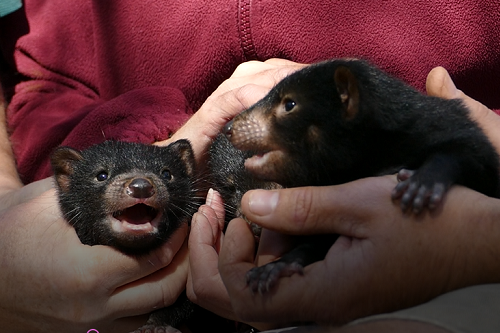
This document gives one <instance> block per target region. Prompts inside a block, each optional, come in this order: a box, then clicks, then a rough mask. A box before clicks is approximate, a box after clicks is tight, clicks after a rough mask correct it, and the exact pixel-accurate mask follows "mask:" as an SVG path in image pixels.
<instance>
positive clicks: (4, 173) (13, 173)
mask: <svg viewBox="0 0 500 333" xmlns="http://www.w3.org/2000/svg"><path fill="white" fill-rule="evenodd" d="M0 99H1V103H0V193H3V191H5V190H12V189H16V188H19V187H21V186H22V183H21V180H20V179H19V176H18V173H17V170H16V163H15V159H14V154H13V153H12V148H11V145H10V141H9V135H8V133H7V124H6V121H5V110H6V105H5V102H4V100H3V92H2V91H1V88H0Z"/></svg>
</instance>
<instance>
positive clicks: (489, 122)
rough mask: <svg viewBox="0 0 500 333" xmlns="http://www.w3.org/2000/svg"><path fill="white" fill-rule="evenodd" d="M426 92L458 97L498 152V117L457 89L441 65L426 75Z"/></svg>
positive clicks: (499, 144)
mask: <svg viewBox="0 0 500 333" xmlns="http://www.w3.org/2000/svg"><path fill="white" fill-rule="evenodd" d="M426 89H427V94H428V95H430V96H435V97H441V98H445V99H452V98H458V99H461V100H462V101H463V103H464V105H465V106H466V107H467V108H468V109H469V111H470V116H471V118H472V119H473V120H474V121H476V123H477V124H478V125H479V126H480V127H481V128H482V129H483V130H484V132H485V134H486V135H487V136H488V137H489V139H490V140H491V142H492V143H493V145H494V146H495V148H496V150H497V152H499V153H500V132H499V131H498V128H499V127H500V117H499V116H498V115H497V114H496V113H495V112H493V111H492V110H490V109H489V108H488V107H486V106H485V105H484V104H482V103H480V102H478V101H476V100H475V99H473V98H471V97H469V96H467V95H466V94H464V92H463V91H461V90H459V89H457V87H456V86H455V84H454V83H453V80H452V79H451V77H450V74H449V73H448V71H447V70H446V69H444V68H443V67H436V68H433V69H432V70H431V71H430V72H429V74H428V75H427V81H426Z"/></svg>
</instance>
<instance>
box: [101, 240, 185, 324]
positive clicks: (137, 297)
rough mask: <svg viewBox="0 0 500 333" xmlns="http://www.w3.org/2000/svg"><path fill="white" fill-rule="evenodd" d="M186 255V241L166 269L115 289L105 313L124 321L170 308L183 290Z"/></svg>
mask: <svg viewBox="0 0 500 333" xmlns="http://www.w3.org/2000/svg"><path fill="white" fill-rule="evenodd" d="M188 253H189V252H188V246H187V241H186V242H185V243H184V244H183V246H182V247H181V249H180V250H179V251H178V252H177V254H176V255H175V257H174V258H173V260H172V262H171V263H170V264H169V265H167V266H166V267H164V268H162V269H160V270H158V271H155V272H154V273H152V274H150V275H147V276H146V277H144V278H142V279H139V280H136V281H133V282H131V283H128V284H126V285H124V286H122V287H119V288H117V289H116V290H115V291H114V293H113V294H112V295H111V297H110V298H109V301H108V304H107V305H108V308H107V310H108V311H110V313H112V314H113V315H115V316H118V317H127V316H131V315H137V314H138V313H149V312H151V311H153V310H157V309H161V308H164V307H166V306H169V305H172V304H173V303H174V302H175V300H176V299H177V298H178V297H179V295H180V293H181V292H182V291H183V290H184V289H185V286H186V280H187V273H188V269H189V268H188V266H189V262H188Z"/></svg>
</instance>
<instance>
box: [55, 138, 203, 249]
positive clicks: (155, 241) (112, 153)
mask: <svg viewBox="0 0 500 333" xmlns="http://www.w3.org/2000/svg"><path fill="white" fill-rule="evenodd" d="M51 162H52V167H53V171H54V176H55V181H56V184H57V188H58V194H59V202H60V206H61V210H62V212H63V214H64V216H65V218H66V219H67V220H68V222H69V223H70V224H71V225H72V226H73V227H74V228H75V230H76V233H77V234H78V237H79V238H80V241H81V242H82V243H83V244H87V245H109V246H112V247H114V248H116V249H118V250H120V251H122V252H124V253H127V254H143V253H147V252H149V251H151V250H153V249H155V248H157V247H159V246H160V245H161V244H163V243H164V242H165V241H166V240H167V239H168V238H169V236H170V235H171V234H172V233H173V232H174V231H175V230H176V229H177V228H178V227H179V226H180V225H181V224H182V223H187V219H188V218H190V217H191V215H192V214H193V213H194V212H195V211H196V208H197V205H196V204H195V203H196V200H195V199H196V192H195V189H194V187H193V180H192V178H193V174H194V170H195V162H194V154H193V151H192V149H191V144H190V143H189V141H187V140H179V141H176V142H174V143H172V144H171V145H169V146H167V147H157V146H150V145H144V144H139V143H128V142H119V141H106V142H104V143H102V144H98V145H95V146H92V147H90V148H88V149H85V150H83V151H78V150H76V149H73V148H69V147H59V148H57V149H56V150H55V151H54V152H53V154H52V156H51Z"/></svg>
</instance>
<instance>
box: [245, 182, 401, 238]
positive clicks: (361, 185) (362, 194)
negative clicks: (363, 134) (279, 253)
mask: <svg viewBox="0 0 500 333" xmlns="http://www.w3.org/2000/svg"><path fill="white" fill-rule="evenodd" d="M396 184H397V181H396V179H395V177H394V176H386V177H375V178H366V179H361V180H357V181H354V182H351V183H347V184H343V185H338V186H325V187H302V188H290V189H283V190H273V191H265V190H253V191H249V192H247V193H246V194H245V195H244V196H243V198H242V201H241V207H242V211H243V214H245V216H246V217H247V218H248V219H249V220H250V221H252V222H255V223H257V224H259V225H261V226H262V227H264V228H268V229H271V230H275V231H279V232H282V233H289V234H300V235H304V234H317V233H339V234H342V235H347V236H351V237H356V238H358V237H359V238H364V237H365V236H366V228H365V227H366V222H368V221H369V217H370V216H372V214H373V212H374V210H379V209H386V208H387V206H389V207H391V205H392V202H391V192H392V189H393V188H394V186H395V185H396Z"/></svg>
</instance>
